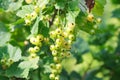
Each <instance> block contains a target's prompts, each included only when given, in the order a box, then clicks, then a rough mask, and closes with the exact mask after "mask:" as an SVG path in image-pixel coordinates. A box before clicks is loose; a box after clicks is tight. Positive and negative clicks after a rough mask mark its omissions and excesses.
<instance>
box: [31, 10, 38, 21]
mask: <svg viewBox="0 0 120 80" xmlns="http://www.w3.org/2000/svg"><path fill="white" fill-rule="evenodd" d="M36 17H37V13H36V12H35V11H34V12H32V13H31V20H34V19H36Z"/></svg>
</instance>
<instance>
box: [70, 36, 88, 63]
mask: <svg viewBox="0 0 120 80" xmlns="http://www.w3.org/2000/svg"><path fill="white" fill-rule="evenodd" d="M88 46H89V45H88V43H87V42H85V41H84V40H83V39H82V38H77V39H76V41H75V42H74V43H73V45H72V48H71V53H72V54H73V56H74V57H75V58H76V59H77V63H80V62H81V61H82V60H81V58H80V57H81V55H82V54H84V53H86V52H88V51H89V47H88Z"/></svg>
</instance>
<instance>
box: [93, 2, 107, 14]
mask: <svg viewBox="0 0 120 80" xmlns="http://www.w3.org/2000/svg"><path fill="white" fill-rule="evenodd" d="M105 4H106V0H95V6H94V8H93V9H92V13H93V14H94V15H96V16H101V15H102V14H103V12H104V6H105Z"/></svg>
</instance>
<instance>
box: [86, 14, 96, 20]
mask: <svg viewBox="0 0 120 80" xmlns="http://www.w3.org/2000/svg"><path fill="white" fill-rule="evenodd" d="M87 20H88V21H90V22H93V20H94V16H93V14H88V16H87Z"/></svg>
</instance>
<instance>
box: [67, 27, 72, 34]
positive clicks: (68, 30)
mask: <svg viewBox="0 0 120 80" xmlns="http://www.w3.org/2000/svg"><path fill="white" fill-rule="evenodd" d="M71 33H73V29H71V28H69V27H68V28H67V29H66V34H67V35H69V34H71Z"/></svg>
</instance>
